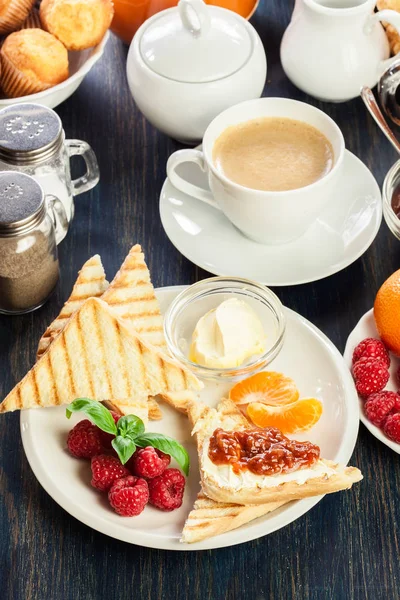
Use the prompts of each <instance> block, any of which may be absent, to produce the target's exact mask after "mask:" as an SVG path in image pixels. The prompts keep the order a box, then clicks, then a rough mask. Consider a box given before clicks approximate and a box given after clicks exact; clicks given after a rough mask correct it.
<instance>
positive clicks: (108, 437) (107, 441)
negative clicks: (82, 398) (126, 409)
mask: <svg viewBox="0 0 400 600" xmlns="http://www.w3.org/2000/svg"><path fill="white" fill-rule="evenodd" d="M110 413H111V416H112V418H113V419H114V422H115V424H117V423H118V421H119V419H120V418H121V415H119V414H118V413H116V412H114V411H113V410H110ZM100 438H101V441H102V442H103V446H104V448H112V446H111V442H112V440H113V439H114V438H115V435H112V433H107V432H106V431H103V430H102V429H100Z"/></svg>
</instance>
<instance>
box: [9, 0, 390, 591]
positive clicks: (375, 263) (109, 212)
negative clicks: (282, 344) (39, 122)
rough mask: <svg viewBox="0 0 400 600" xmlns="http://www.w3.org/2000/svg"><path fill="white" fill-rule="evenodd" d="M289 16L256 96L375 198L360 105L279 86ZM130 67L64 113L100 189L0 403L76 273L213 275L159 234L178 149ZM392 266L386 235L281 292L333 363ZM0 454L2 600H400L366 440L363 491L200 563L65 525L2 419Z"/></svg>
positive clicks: (273, 24) (269, 43) (115, 61)
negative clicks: (138, 93)
mask: <svg viewBox="0 0 400 600" xmlns="http://www.w3.org/2000/svg"><path fill="white" fill-rule="evenodd" d="M291 8H292V7H291V3H290V5H289V3H287V2H285V3H283V2H279V1H278V0H269V1H268V2H266V1H265V2H262V4H261V6H260V7H259V9H258V11H257V14H256V16H255V17H254V18H253V23H254V25H255V27H256V28H257V30H258V31H259V33H260V36H261V38H262V39H263V42H264V44H265V48H266V51H267V55H268V63H269V64H268V83H267V86H266V89H265V95H267V96H285V97H291V98H298V99H301V100H306V101H307V102H310V103H311V104H314V105H316V106H319V107H320V108H322V109H323V110H325V111H326V112H328V113H329V114H330V115H331V116H332V117H333V118H334V119H335V120H336V122H337V123H338V124H339V126H340V127H341V128H342V130H343V133H344V136H345V139H346V145H347V147H348V148H349V149H350V150H351V151H352V152H354V153H355V154H356V155H357V156H359V157H360V158H361V159H362V160H363V161H364V162H365V163H366V164H367V165H368V167H369V168H370V169H371V170H372V172H373V173H374V175H375V176H376V178H377V180H378V183H379V184H382V181H383V178H384V175H385V173H386V172H387V170H388V169H389V167H390V166H391V165H392V164H393V163H394V162H395V160H396V155H395V153H394V151H393V150H392V148H391V146H390V145H389V143H388V142H387V141H386V140H385V139H384V138H383V136H382V135H381V134H380V132H379V131H378V129H377V127H376V126H375V125H374V123H373V122H372V120H371V119H370V117H369V116H368V115H367V113H366V111H365V110H364V108H363V105H362V103H361V101H360V100H359V99H358V100H354V101H352V102H348V103H346V104H340V105H334V104H322V103H319V102H317V101H315V100H314V99H313V98H309V97H306V96H305V95H304V94H302V93H300V92H299V91H298V90H297V89H295V88H294V87H293V86H292V85H291V84H290V82H289V81H288V80H287V79H286V77H285V75H284V74H283V72H282V68H281V66H280V62H279V44H280V39H281V36H282V33H283V31H284V29H285V27H286V25H287V23H288V21H289V18H290V13H291ZM316 51H318V49H316ZM126 55H127V48H126V47H124V46H123V45H122V44H121V43H120V42H119V41H118V40H116V39H115V38H112V39H111V40H110V42H109V44H108V47H107V49H106V53H105V56H104V58H103V59H102V61H101V62H100V64H98V65H97V66H96V68H95V69H94V70H93V71H92V72H91V73H90V74H89V75H88V77H87V78H86V79H85V81H84V83H83V84H82V86H81V87H80V89H79V90H78V91H77V92H76V93H75V94H74V95H73V96H72V98H70V99H69V100H68V101H67V102H65V103H64V104H63V105H61V106H60V107H59V109H58V112H59V114H60V116H61V118H62V120H63V123H64V127H65V130H66V133H67V137H70V138H73V137H77V138H81V139H83V140H86V141H88V142H89V143H90V144H91V145H92V147H93V148H94V150H95V152H96V154H97V156H98V160H99V164H100V169H101V182H100V184H99V185H98V186H97V188H96V189H95V190H93V191H92V192H90V193H88V194H85V195H83V196H81V197H79V198H77V201H76V215H75V220H74V222H73V225H72V227H71V230H70V233H69V235H68V237H67V239H66V240H65V241H64V242H63V243H62V244H61V246H60V259H61V273H62V279H61V283H60V285H59V288H58V291H57V293H56V295H55V296H54V297H53V298H52V299H51V301H50V302H49V303H48V304H47V305H46V306H45V307H44V308H42V309H41V310H39V311H37V312H36V313H34V314H31V315H27V316H24V317H13V318H5V317H3V318H1V319H0V366H1V375H0V397H3V396H5V394H6V393H7V392H8V391H9V390H10V389H11V388H12V386H13V385H14V384H15V383H16V382H17V381H18V380H19V379H20V378H21V377H22V375H23V374H24V373H25V372H26V371H27V369H28V368H29V367H30V366H31V364H32V363H33V360H34V356H35V350H36V345H37V341H38V338H39V337H40V334H41V333H42V332H43V331H44V329H45V327H46V325H47V324H48V323H49V321H50V320H51V319H52V318H53V317H54V316H55V315H56V314H57V312H58V310H59V308H60V307H61V305H62V302H64V301H65V299H66V298H67V296H68V294H69V292H70V289H71V286H72V284H73V281H74V279H75V277H76V272H77V270H78V269H79V268H80V266H81V265H82V263H83V262H84V261H85V260H86V259H87V258H88V257H89V256H91V255H93V254H94V253H96V252H98V253H101V256H102V259H103V262H104V265H105V268H106V271H107V272H108V273H109V274H110V275H111V276H112V274H113V273H114V272H115V271H116V269H117V267H118V265H119V263H120V261H121V259H122V258H123V257H124V256H125V254H126V252H127V250H128V249H129V247H130V246H131V245H132V244H133V243H134V242H140V243H141V244H142V246H143V248H144V250H145V252H146V255H147V260H148V263H149V266H150V269H151V271H152V274H153V279H154V283H155V285H157V286H164V285H174V284H190V283H193V282H195V281H197V280H199V279H202V278H204V277H206V276H207V275H208V274H207V273H205V272H204V271H201V270H200V269H198V268H197V267H196V266H194V265H193V264H191V263H190V262H188V261H187V260H186V259H185V258H183V257H182V256H181V255H180V254H179V253H178V252H177V250H175V248H174V247H173V246H172V244H171V243H170V242H169V241H168V239H167V237H166V235H165V233H164V231H163V229H162V227H161V223H160V218H159V213H158V197H159V192H160V189H161V186H162V183H163V181H164V177H165V164H166V160H167V157H168V156H169V155H170V154H171V153H172V152H173V151H174V150H176V149H177V148H178V144H177V143H176V142H174V141H173V140H171V139H169V138H167V137H165V136H164V135H162V134H160V133H159V132H157V131H156V130H155V129H153V128H152V127H151V126H150V125H149V124H148V123H147V122H146V121H145V120H144V118H143V117H142V115H141V114H140V113H139V112H138V110H137V109H136V107H135V105H134V102H133V101H132V98H131V95H130V93H129V90H128V86H127V83H126V77H125V61H126ZM315 251H316V252H318V248H316V249H315ZM399 262H400V244H399V242H398V241H396V240H395V238H394V237H393V236H392V234H391V233H390V232H389V230H388V229H387V227H386V225H385V224H384V223H383V224H382V227H381V229H380V232H379V235H378V237H377V238H376V240H375V242H374V243H373V244H372V246H371V248H370V249H369V250H368V252H366V254H365V255H364V256H363V257H362V258H361V259H359V260H358V261H357V262H356V263H355V264H353V265H352V266H350V267H349V268H347V269H345V270H344V271H342V272H341V273H339V274H337V275H335V276H333V277H329V278H328V279H325V280H323V281H320V282H317V283H314V284H308V285H303V286H299V287H290V288H278V289H275V291H276V293H277V294H278V295H279V297H280V299H281V300H282V301H283V302H284V304H286V306H289V307H290V308H292V309H294V310H296V311H298V312H299V313H300V314H302V315H304V316H305V317H307V318H308V319H310V320H311V321H312V322H313V323H315V325H317V326H318V327H319V328H321V329H322V331H324V332H325V333H326V334H327V335H328V336H329V338H330V339H331V340H332V341H333V342H334V343H335V344H336V345H337V347H338V348H339V350H340V351H343V349H344V345H345V342H346V338H347V336H348V334H349V332H350V331H351V330H352V328H353V327H354V325H355V324H356V322H357V321H358V319H359V318H360V317H361V316H362V315H363V314H364V313H365V312H366V311H367V310H368V309H369V308H371V306H372V303H373V299H374V296H375V293H376V291H377V289H378V287H379V286H380V284H381V283H382V282H383V281H384V279H385V278H386V277H387V276H388V275H390V274H391V273H392V272H393V271H395V270H396V269H397V268H398V267H399ZM0 447H1V457H0V598H1V599H4V600H25V599H26V600H28V599H29V600H100V599H103V598H104V599H108V598H112V599H114V598H115V599H121V600H125V599H126V600H128V599H132V598H135V599H136V598H137V599H140V600H145V599H157V598H160V599H161V598H171V599H177V600H186V599H187V600H194V599H196V598H199V599H203V598H204V599H205V598H208V599H210V600H220V599H221V600H222V599H235V600H236V599H242V598H243V599H245V598H246V599H247V598H251V599H254V600H291V599H293V600H325V599H332V600H347V599H353V598H354V599H356V600H378V599H385V600H386V599H387V600H391V599H398V598H400V568H399V554H400V547H399V545H400V533H399V531H400V530H399V523H400V501H399V490H400V475H399V457H398V455H397V454H395V453H394V452H392V451H391V450H389V449H388V448H387V447H386V446H384V445H383V444H381V443H379V442H378V441H377V440H376V439H375V438H374V437H372V435H370V434H369V433H368V431H367V430H366V429H365V428H364V427H363V426H361V428H360V434H359V439H358V443H357V446H356V449H355V452H354V455H353V457H352V460H351V463H352V464H354V465H357V466H358V467H360V468H361V470H362V471H363V473H364V477H365V478H364V481H363V483H362V484H360V485H357V486H355V488H354V490H352V491H351V492H349V493H343V494H334V495H331V496H330V497H326V498H325V499H324V500H323V501H322V502H320V503H319V504H318V505H317V506H316V507H315V508H313V509H312V510H311V511H310V512H309V513H307V514H306V515H305V516H303V517H301V518H300V519H299V520H298V521H296V522H295V523H292V524H291V525H288V526H287V527H285V528H284V529H282V530H280V531H277V532H276V533H273V534H272V535H270V536H268V537H265V538H262V539H259V540H257V541H254V542H249V543H247V544H244V545H242V546H236V547H232V548H226V549H221V550H215V551H203V552H197V553H191V552H187V553H185V552H182V553H173V552H166V551H158V550H150V549H146V548H140V547H137V546H131V545H129V544H126V543H123V542H119V541H116V540H113V539H111V538H108V537H106V536H105V535H102V534H100V533H97V532H96V531H92V530H91V529H89V528H88V527H86V526H85V525H82V524H81V523H80V522H79V521H77V520H75V519H74V518H73V517H70V516H69V515H68V514H67V513H66V512H64V510H63V509H62V508H60V507H59V506H58V505H57V504H56V503H55V502H54V501H53V500H52V499H51V498H50V497H49V496H48V495H47V494H46V492H45V491H44V490H43V489H42V488H41V487H40V485H39V483H38V482H37V481H36V479H35V477H34V475H33V474H32V472H31V470H30V468H29V465H28V463H27V460H26V458H25V455H24V452H23V449H22V444H21V441H20V434H19V414H7V415H4V416H2V417H1V419H0Z"/></svg>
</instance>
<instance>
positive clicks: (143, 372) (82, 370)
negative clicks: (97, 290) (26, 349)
mask: <svg viewBox="0 0 400 600" xmlns="http://www.w3.org/2000/svg"><path fill="white" fill-rule="evenodd" d="M186 388H188V389H193V390H199V389H201V388H202V384H201V383H200V381H199V380H198V379H197V377H195V375H193V374H192V373H191V372H190V371H188V370H187V369H186V368H185V367H183V366H182V365H180V364H179V363H178V362H177V361H175V360H174V359H172V358H170V357H169V356H167V355H165V354H163V353H162V352H161V351H160V350H157V349H156V348H155V347H154V346H152V345H151V344H148V343H146V342H145V341H144V340H143V338H142V337H141V336H139V334H137V333H136V332H133V331H132V329H129V328H128V327H126V325H125V324H124V322H123V320H122V319H118V317H116V316H115V313H114V312H113V311H112V310H111V309H110V308H109V306H108V305H107V304H106V303H105V302H103V301H102V300H100V299H97V298H89V299H88V300H86V301H85V302H84V304H83V305H82V306H81V308H80V309H79V310H78V311H76V312H75V313H74V314H73V315H72V317H71V318H70V319H69V320H68V322H67V324H66V325H65V327H64V329H63V330H62V331H61V333H60V334H59V335H58V336H57V337H56V338H55V339H54V341H53V343H52V344H51V346H50V347H49V349H48V351H47V352H46V353H45V354H44V355H43V356H42V358H41V359H40V360H39V361H38V362H37V363H36V364H35V365H34V367H33V368H32V369H31V370H30V371H29V373H28V374H27V375H26V376H25V377H24V378H23V379H22V381H21V382H20V383H19V384H18V385H17V386H16V387H15V388H14V389H13V390H12V391H11V392H10V394H9V395H8V396H7V397H6V398H5V400H4V401H3V402H2V403H1V404H0V412H7V411H12V410H16V409H24V408H35V407H39V406H55V405H60V404H69V403H70V402H71V401H72V400H74V399H75V398H77V397H87V398H93V399H94V400H99V401H101V400H109V399H110V398H113V399H114V398H117V399H118V400H120V401H121V402H122V403H124V404H128V403H130V401H131V399H133V400H135V399H137V398H147V397H148V396H150V395H151V396H155V395H157V394H158V393H163V392H173V391H182V389H186Z"/></svg>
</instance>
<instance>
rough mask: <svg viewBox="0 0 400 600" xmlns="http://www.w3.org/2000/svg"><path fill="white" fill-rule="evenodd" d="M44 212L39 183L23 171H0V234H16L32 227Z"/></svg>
mask: <svg viewBox="0 0 400 600" xmlns="http://www.w3.org/2000/svg"><path fill="white" fill-rule="evenodd" d="M45 213H46V206H45V202H44V194H43V190H42V188H41V187H40V185H39V184H38V183H37V181H35V179H33V177H30V175H25V174H24V173H18V172H16V171H2V172H0V235H7V236H8V235H17V234H20V233H22V232H24V233H25V232H26V231H28V230H30V229H32V228H33V227H34V226H35V225H37V223H39V222H40V221H41V220H42V218H43V215H44V214H45Z"/></svg>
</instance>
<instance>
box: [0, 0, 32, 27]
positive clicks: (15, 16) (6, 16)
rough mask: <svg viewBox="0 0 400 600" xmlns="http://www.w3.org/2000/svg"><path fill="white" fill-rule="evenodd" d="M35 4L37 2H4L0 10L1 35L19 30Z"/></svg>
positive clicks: (4, 0)
mask: <svg viewBox="0 0 400 600" xmlns="http://www.w3.org/2000/svg"><path fill="white" fill-rule="evenodd" d="M34 3H35V0H3V1H2V2H1V10H0V35H4V34H5V33H10V32H11V31H15V30H16V29H19V28H20V27H21V25H22V23H23V22H24V21H25V19H26V18H27V16H28V15H29V13H30V12H31V10H32V7H33V5H34Z"/></svg>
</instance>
